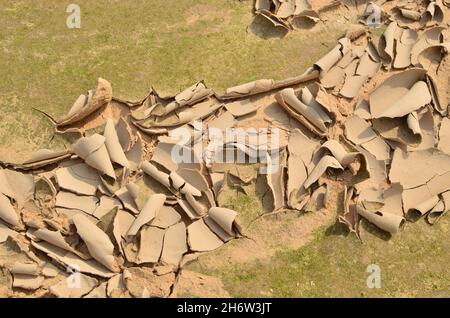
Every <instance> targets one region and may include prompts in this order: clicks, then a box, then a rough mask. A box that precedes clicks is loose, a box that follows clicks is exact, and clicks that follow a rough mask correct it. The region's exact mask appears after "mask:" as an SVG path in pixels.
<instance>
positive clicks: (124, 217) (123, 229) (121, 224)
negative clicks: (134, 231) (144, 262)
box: [113, 210, 136, 256]
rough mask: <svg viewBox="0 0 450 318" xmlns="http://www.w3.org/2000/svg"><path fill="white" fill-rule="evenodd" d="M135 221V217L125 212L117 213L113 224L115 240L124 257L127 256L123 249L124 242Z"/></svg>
mask: <svg viewBox="0 0 450 318" xmlns="http://www.w3.org/2000/svg"><path fill="white" fill-rule="evenodd" d="M135 219H136V218H135V217H134V216H133V215H131V214H130V213H128V212H126V211H123V210H119V211H117V214H116V217H115V218H114V222H113V235H114V240H115V241H116V244H117V246H118V248H119V251H120V253H121V254H122V255H123V256H125V253H124V250H123V248H122V240H123V239H125V236H126V234H127V232H128V230H129V229H130V227H131V224H133V222H134V220H135Z"/></svg>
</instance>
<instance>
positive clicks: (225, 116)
mask: <svg viewBox="0 0 450 318" xmlns="http://www.w3.org/2000/svg"><path fill="white" fill-rule="evenodd" d="M235 125H236V118H234V116H233V114H231V112H224V113H222V114H220V115H218V116H217V117H215V118H214V119H213V120H211V121H209V122H208V129H215V130H221V131H225V130H226V129H227V128H232V127H234V126H235Z"/></svg>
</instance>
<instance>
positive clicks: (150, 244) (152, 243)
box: [136, 226, 166, 264]
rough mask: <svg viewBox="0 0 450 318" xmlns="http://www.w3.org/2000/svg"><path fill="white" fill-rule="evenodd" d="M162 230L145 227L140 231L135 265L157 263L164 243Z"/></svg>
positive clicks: (163, 231)
mask: <svg viewBox="0 0 450 318" xmlns="http://www.w3.org/2000/svg"><path fill="white" fill-rule="evenodd" d="M165 232H166V231H165V230H164V229H160V228H157V227H154V226H146V227H144V228H142V230H141V238H140V244H139V252H138V255H137V258H136V263H137V264H142V263H158V261H159V258H160V256H161V251H162V248H163V243H164V234H165Z"/></svg>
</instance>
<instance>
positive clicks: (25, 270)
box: [10, 262, 40, 276]
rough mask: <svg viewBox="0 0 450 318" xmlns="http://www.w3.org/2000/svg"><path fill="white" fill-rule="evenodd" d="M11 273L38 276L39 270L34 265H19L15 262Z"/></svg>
mask: <svg viewBox="0 0 450 318" xmlns="http://www.w3.org/2000/svg"><path fill="white" fill-rule="evenodd" d="M10 272H11V273H13V274H23V275H32V276H37V275H39V272H40V269H39V266H38V265H37V264H36V263H19V262H15V263H14V265H13V266H12V268H11V270H10Z"/></svg>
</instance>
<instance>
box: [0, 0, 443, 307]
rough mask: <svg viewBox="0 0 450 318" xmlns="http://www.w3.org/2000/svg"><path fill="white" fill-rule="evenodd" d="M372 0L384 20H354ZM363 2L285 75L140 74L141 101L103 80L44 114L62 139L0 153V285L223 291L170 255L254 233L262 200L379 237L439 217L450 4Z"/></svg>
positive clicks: (145, 292)
mask: <svg viewBox="0 0 450 318" xmlns="http://www.w3.org/2000/svg"><path fill="white" fill-rule="evenodd" d="M325 2H326V1H324V3H325ZM335 2H336V1H332V2H331V3H332V4H333V6H332V7H334V5H335ZM256 3H257V6H258V5H259V6H265V7H264V8H266V9H261V7H259V9H258V7H257V9H258V10H259V12H264V11H262V10H268V12H271V14H272V15H274V16H275V15H277V19H278V18H280V15H282V17H281V19H286V21H291V18H290V17H291V16H295V12H297V11H296V10H297V6H299V7H301V6H306V7H305V8H306V9H305V10H309V11H308V12H309V13H308V14H310V15H306V14H305V10H303V11H302V10H299V11H298V12H303V16H306V17H310V16H312V14H313V13H314V12H319V11H320V10H318V9H317V10H318V11H315V9H314V8H312V7H310V6H309V4H308V1H286V2H283V3H282V7H283V8H281V6H280V7H279V8H274V7H273V6H272V5H271V3H274V2H272V1H257V2H256ZM277 3H278V2H277ZM267 4H268V7H267ZM338 4H339V3H337V5H338ZM324 6H325V7H327V6H326V5H324ZM369 6H376V7H378V9H379V10H380V12H383V14H382V15H381V17H382V21H380V23H383V24H385V25H386V29H385V31H384V33H383V34H382V35H381V36H373V35H371V33H370V29H369V27H367V26H364V22H366V21H367V19H366V18H365V17H367V12H368V10H367V7H369ZM332 7H327V8H328V9H327V10H332ZM367 7H363V8H362V10H361V12H362V14H361V22H362V23H361V27H359V28H355V29H353V30H349V32H348V33H347V34H346V36H344V37H342V38H341V39H340V40H339V41H338V43H336V46H335V47H334V48H333V49H332V50H331V51H330V52H329V53H328V54H326V55H325V56H323V57H322V58H321V59H319V60H318V61H317V62H316V63H315V64H314V65H312V66H311V68H310V69H308V70H307V71H306V72H305V73H303V74H301V75H299V76H296V77H293V78H288V79H285V80H281V81H275V80H272V79H261V80H257V81H254V82H250V83H245V84H242V85H238V86H235V87H230V88H228V89H226V91H225V94H223V95H220V96H219V95H218V94H216V93H215V92H214V91H213V90H212V89H211V88H208V86H207V85H206V84H205V83H203V82H199V83H196V84H194V85H192V86H191V87H189V88H187V89H185V90H183V91H181V92H179V93H178V94H176V95H174V96H162V95H161V94H159V93H158V92H157V91H155V90H154V89H152V90H151V91H150V92H149V94H148V95H147V96H146V97H145V98H143V99H142V100H140V101H137V102H130V101H124V100H120V99H117V98H114V97H113V89H112V87H111V85H110V83H109V82H108V81H107V80H105V79H102V78H100V79H99V80H98V83H97V86H96V87H95V89H92V90H90V91H88V92H86V93H85V94H82V95H80V96H79V97H78V98H77V99H76V101H75V102H74V104H73V106H72V107H71V108H70V110H69V112H68V113H67V115H66V116H65V117H64V118H62V119H58V120H56V119H53V118H51V117H50V116H49V115H46V114H45V115H46V116H47V117H48V118H49V120H51V121H52V122H53V124H54V126H55V133H56V134H60V135H62V136H63V137H64V138H67V139H68V140H73V146H72V147H71V148H70V149H55V150H49V149H41V150H39V151H38V152H36V153H35V154H34V155H33V156H32V157H31V158H29V159H28V160H26V161H24V162H21V163H8V162H1V163H0V165H1V168H0V265H1V268H2V276H1V277H2V283H1V288H0V292H1V293H0V295H2V296H5V297H25V296H31V297H48V296H55V297H89V298H92V297H96V298H99V297H101V298H103V297H177V296H186V295H188V296H194V297H196V296H217V297H227V296H229V295H228V293H227V292H226V291H225V290H224V288H223V286H222V284H221V282H220V281H218V280H217V279H215V278H213V277H206V276H203V275H200V274H197V273H192V272H189V271H186V270H185V269H183V267H185V265H186V264H188V263H189V262H192V261H193V260H195V259H196V258H198V257H199V256H200V255H203V254H205V253H208V252H210V251H213V250H217V249H219V248H221V247H222V246H224V245H225V244H229V242H230V241H232V240H242V241H245V240H248V241H249V242H250V241H251V240H250V239H251V237H249V234H248V233H246V229H248V228H249V226H250V225H251V224H253V222H255V221H257V220H259V219H261V218H264V217H266V216H269V215H273V214H276V213H279V212H285V211H296V212H299V213H300V212H305V211H311V212H313V213H321V212H319V211H322V210H323V209H329V210H335V211H338V213H339V215H338V219H339V222H342V223H343V224H345V225H346V226H347V227H348V229H349V231H350V232H352V233H354V234H355V235H356V236H357V237H360V231H359V224H360V221H361V219H363V218H364V219H366V220H367V221H369V222H371V223H373V224H374V225H375V226H377V227H378V228H380V229H381V230H383V231H386V232H387V233H389V234H390V235H395V233H397V232H398V231H401V230H402V228H403V227H404V225H405V223H406V222H408V221H412V220H415V219H417V218H421V217H424V218H426V220H427V221H428V223H430V224H435V223H436V222H438V221H439V219H440V218H441V217H442V215H444V214H445V212H446V211H447V210H449V209H450V146H449V142H450V119H449V106H450V105H449V95H448V88H449V74H450V73H449V55H448V50H449V49H450V42H449V40H450V39H449V32H448V21H449V20H448V18H449V10H448V2H442V1H440V0H439V1H424V2H423V3H419V2H417V1H415V2H412V1H376V2H373V3H370V4H369V5H367ZM274 10H275V11H274ZM331 12H332V11H331ZM283 17H284V18H283ZM227 129H228V130H227ZM232 129H234V130H232ZM226 130H227V132H229V131H231V132H233V131H234V132H236V131H238V132H240V133H241V135H239V136H237V135H233V138H231V139H230V138H226V136H225V135H223V133H224V132H225V131H226ZM217 132H219V133H217ZM238 137H239V138H238ZM230 154H232V156H229V155H230ZM224 157H226V158H224ZM238 193H239V194H242V195H243V196H248V197H250V196H252V197H255V198H257V202H254V204H255V205H256V206H257V207H258V208H257V209H258V211H259V213H258V214H257V215H246V213H245V212H246V211H239V210H238V211H235V210H233V209H231V208H230V206H229V205H228V204H227V202H228V201H229V198H230V196H231V197H236V198H239V196H237V194H238ZM338 193H342V195H338ZM319 218H322V217H319ZM323 218H324V217H323ZM272 220H273V219H271V218H267V219H266V221H267V222H271V221H272ZM274 222H276V220H274ZM256 229H258V227H257V228H256ZM252 236H257V234H256V235H255V233H254V232H253V233H252ZM243 246H244V247H245V246H248V247H249V250H248V254H251V253H252V248H251V244H248V245H243ZM241 248H242V245H241ZM257 252H258V250H257V249H255V253H257ZM205 288H206V289H208V290H209V293H207V294H205V293H204V290H205Z"/></svg>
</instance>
